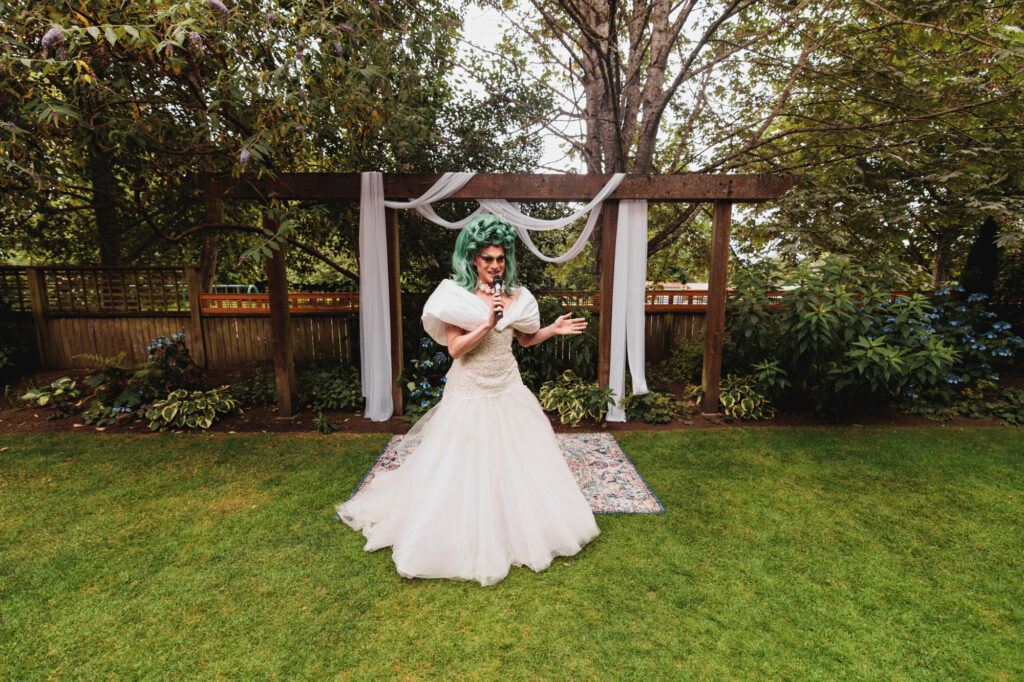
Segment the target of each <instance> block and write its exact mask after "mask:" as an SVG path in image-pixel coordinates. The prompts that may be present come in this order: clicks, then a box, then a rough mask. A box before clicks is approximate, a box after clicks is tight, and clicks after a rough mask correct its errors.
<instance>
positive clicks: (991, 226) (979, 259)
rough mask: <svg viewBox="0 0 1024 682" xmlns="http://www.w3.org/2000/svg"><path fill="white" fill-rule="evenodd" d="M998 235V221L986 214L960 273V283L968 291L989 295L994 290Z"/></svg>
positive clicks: (996, 272) (997, 257)
mask: <svg viewBox="0 0 1024 682" xmlns="http://www.w3.org/2000/svg"><path fill="white" fill-rule="evenodd" d="M998 235H999V223H998V222H997V221H996V219H995V218H993V217H992V216H988V217H987V218H985V222H983V223H982V224H981V229H980V230H978V236H977V237H975V238H974V243H973V244H971V250H970V251H969V252H968V254H967V262H966V263H965V264H964V269H963V272H962V273H961V274H960V285H961V286H962V287H963V288H964V289H966V290H967V291H968V292H971V293H975V292H980V293H984V294H988V295H989V296H992V294H993V293H994V292H995V288H996V286H995V285H996V277H997V276H998V275H999V247H998V246H996V237H997V236H998Z"/></svg>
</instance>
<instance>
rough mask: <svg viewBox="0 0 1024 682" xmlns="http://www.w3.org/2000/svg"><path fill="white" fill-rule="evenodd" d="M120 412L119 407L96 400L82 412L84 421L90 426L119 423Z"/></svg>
mask: <svg viewBox="0 0 1024 682" xmlns="http://www.w3.org/2000/svg"><path fill="white" fill-rule="evenodd" d="M129 411H130V410H129ZM120 413H121V412H120V411H119V410H118V408H116V407H113V406H111V405H104V404H103V403H102V402H100V401H99V400H94V401H92V403H90V404H89V407H88V408H86V410H85V411H84V412H82V421H83V422H85V423H86V424H88V425H90V426H101V427H102V426H111V425H113V424H116V423H117V415H118V414H120Z"/></svg>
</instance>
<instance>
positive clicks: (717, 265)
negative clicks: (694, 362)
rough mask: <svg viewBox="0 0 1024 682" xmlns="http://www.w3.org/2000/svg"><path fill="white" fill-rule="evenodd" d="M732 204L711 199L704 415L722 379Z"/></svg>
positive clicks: (713, 407)
mask: <svg viewBox="0 0 1024 682" xmlns="http://www.w3.org/2000/svg"><path fill="white" fill-rule="evenodd" d="M731 222H732V204H731V203H729V202H728V201H716V202H715V215H714V218H713V220H712V228H711V270H710V273H709V275H708V312H707V320H706V325H707V326H706V327H705V329H704V375H703V382H702V383H703V388H704V404H703V405H702V408H701V409H702V411H703V413H704V414H706V415H717V414H718V384H719V383H720V382H721V380H722V339H723V337H724V335H725V295H726V283H727V281H728V279H729V228H730V224H731Z"/></svg>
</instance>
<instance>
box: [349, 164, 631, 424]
mask: <svg viewBox="0 0 1024 682" xmlns="http://www.w3.org/2000/svg"><path fill="white" fill-rule="evenodd" d="M474 175H475V173H445V174H444V175H443V176H441V179H440V180H438V181H437V182H436V183H435V184H434V186H433V187H431V188H430V189H429V190H427V192H426V193H425V194H423V196H421V197H419V198H417V199H413V200H412V201H389V200H385V199H384V176H383V175H382V174H381V173H379V172H368V173H363V174H362V194H361V197H360V217H359V340H360V349H361V357H362V361H361V366H362V382H363V396H364V397H365V398H366V410H365V412H364V414H365V416H366V418H367V419H370V420H372V421H385V420H387V419H389V418H390V417H391V415H392V413H393V411H394V405H393V404H392V401H391V382H392V380H393V378H392V376H391V354H390V349H391V322H390V315H389V305H388V299H387V282H388V274H387V244H386V240H385V225H384V208H385V207H386V208H411V209H414V210H415V211H416V212H417V213H419V214H420V215H422V216H423V217H425V218H427V219H428V220H430V221H431V222H434V223H436V224H438V225H441V226H443V227H446V228H448V229H453V230H456V229H462V228H463V227H465V226H466V224H467V223H469V221H470V220H471V219H472V218H473V217H474V216H476V215H479V214H480V213H492V214H494V215H496V216H498V217H499V218H501V219H502V220H505V221H507V222H508V223H510V224H511V225H512V226H513V227H514V228H515V230H516V234H517V235H518V236H519V238H520V239H521V240H522V242H523V244H525V245H526V248H528V249H529V250H530V251H531V252H532V253H533V254H534V255H536V256H537V257H538V258H540V259H541V260H544V261H546V262H548V263H564V262H566V261H568V260H571V259H572V258H575V257H576V256H578V255H579V254H580V252H581V251H583V249H584V247H586V245H587V240H588V239H589V238H590V235H591V233H592V232H593V231H594V227H595V226H596V224H597V219H598V217H599V215H600V208H601V205H602V203H603V202H604V200H605V199H606V198H607V197H608V195H609V194H611V193H612V192H614V191H615V189H616V188H617V187H618V186H619V184H621V183H622V179H623V178H624V177H625V173H615V174H614V175H613V176H612V177H611V179H609V181H608V182H607V183H606V184H605V186H604V187H603V188H602V189H601V191H600V192H599V193H598V194H597V196H595V197H594V198H593V199H592V200H591V201H590V202H589V203H588V204H587V205H586V206H584V207H583V208H581V209H580V210H579V211H576V212H575V213H573V214H572V215H569V216H566V217H565V218H559V219H556V220H541V219H539V218H533V217H531V216H528V215H525V214H524V213H522V212H521V211H520V210H519V208H518V206H516V205H515V204H513V203H511V202H509V201H506V200H504V199H477V203H479V204H480V207H479V208H478V209H477V210H476V211H474V212H473V213H472V214H470V215H469V216H467V217H465V218H463V219H462V220H458V221H454V222H452V221H448V220H445V219H444V218H441V217H440V216H439V215H437V213H435V212H434V209H433V207H432V206H431V204H432V203H433V202H435V201H441V200H443V199H445V198H446V197H448V196H451V195H452V194H453V193H455V192H457V191H458V190H460V189H462V187H464V186H465V184H466V183H467V182H469V180H470V178H472V177H473V176H474ZM627 205H628V206H629V208H627ZM587 213H589V214H590V216H589V218H588V219H587V224H586V227H584V229H583V232H582V233H581V234H580V236H579V238H578V239H577V240H576V242H575V243H574V244H573V245H572V246H571V247H570V248H569V250H568V251H566V252H565V253H564V254H562V255H561V256H554V257H551V256H546V255H544V254H542V253H541V252H540V251H539V250H538V249H537V247H536V246H535V245H534V243H533V240H532V239H530V234H529V231H530V230H554V229H559V228H562V227H565V226H566V225H569V224H571V223H573V222H575V221H576V220H578V219H579V218H581V217H582V216H584V215H586V214H587ZM627 224H628V225H629V228H628V229H626V230H625V231H624V227H623V226H625V225H627ZM641 230H642V232H641ZM634 233H635V234H634ZM625 234H630V235H633V238H629V239H624V238H623V236H624V235H625ZM364 235H365V236H364ZM620 253H621V254H622V256H621V258H622V259H623V263H625V265H621V266H620V263H619V258H620ZM615 259H616V260H615V270H616V273H615V294H614V295H613V297H612V300H613V303H612V308H613V309H612V345H611V367H612V374H611V377H612V378H611V380H610V382H611V386H612V389H613V390H615V393H616V395H617V396H620V397H621V396H622V389H623V386H624V384H625V362H626V354H627V353H626V351H627V348H628V350H629V353H628V357H629V368H630V373H631V374H632V376H633V392H634V393H646V392H647V384H646V381H645V379H644V364H643V363H644V348H643V343H644V315H643V310H644V306H643V303H644V302H643V292H644V283H645V278H646V268H647V202H646V201H623V202H621V203H620V204H619V238H618V239H617V240H616V250H615ZM637 263H639V265H637ZM630 268H631V269H632V276H630V277H627V272H628V271H629V270H630ZM637 277H638V278H639V280H638V281H639V289H637V287H636V283H637V279H636V278H637ZM620 279H621V283H620ZM620 297H621V301H620V300H619V299H620ZM616 305H618V307H616ZM616 311H618V312H616ZM627 330H628V331H627ZM617 333H618V336H619V337H621V340H620V342H619V343H618V344H616V341H615V339H616V334H617ZM368 339H372V342H370V343H368V342H367V341H368ZM635 339H639V341H636V340H635ZM616 362H617V363H618V368H619V369H618V374H616V366H617V365H616ZM616 376H618V383H617V384H616V383H615V377H616ZM638 389H640V390H638ZM612 409H615V410H618V412H616V413H615V418H614V419H613V413H612V411H609V413H608V414H609V417H608V418H609V421H625V415H624V414H622V415H621V417H620V416H619V413H621V410H620V409H619V408H618V407H615V406H612Z"/></svg>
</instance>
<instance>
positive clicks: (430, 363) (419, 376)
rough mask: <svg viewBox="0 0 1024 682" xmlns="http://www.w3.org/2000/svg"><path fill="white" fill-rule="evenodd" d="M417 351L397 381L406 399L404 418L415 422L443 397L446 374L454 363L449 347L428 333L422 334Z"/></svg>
mask: <svg viewBox="0 0 1024 682" xmlns="http://www.w3.org/2000/svg"><path fill="white" fill-rule="evenodd" d="M417 351H418V352H417V354H416V356H415V357H412V358H411V359H410V360H409V362H408V363H407V364H406V366H405V369H404V370H403V371H402V374H401V375H400V376H399V377H398V382H399V384H400V385H401V386H402V395H403V398H404V400H405V415H404V416H405V420H406V421H408V422H409V423H410V424H415V423H416V422H417V421H419V420H420V417H422V416H423V415H424V414H426V412H427V411H428V410H429V409H430V408H432V407H433V406H434V405H436V404H437V403H438V402H439V401H440V400H441V394H442V393H443V391H444V384H445V382H446V381H447V379H446V378H445V374H447V373H448V370H449V369H450V368H451V366H452V357H451V356H450V355H448V351H447V349H446V348H445V347H444V346H442V345H440V344H438V343H436V342H435V341H434V340H433V339H431V338H430V337H429V336H423V337H421V338H420V341H419V346H418V347H417Z"/></svg>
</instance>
